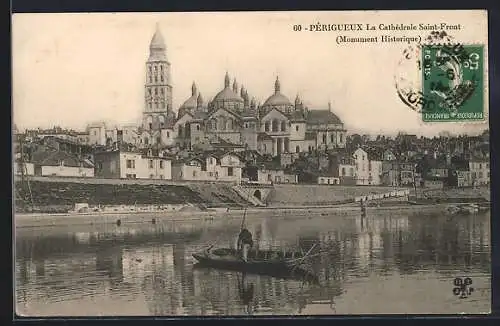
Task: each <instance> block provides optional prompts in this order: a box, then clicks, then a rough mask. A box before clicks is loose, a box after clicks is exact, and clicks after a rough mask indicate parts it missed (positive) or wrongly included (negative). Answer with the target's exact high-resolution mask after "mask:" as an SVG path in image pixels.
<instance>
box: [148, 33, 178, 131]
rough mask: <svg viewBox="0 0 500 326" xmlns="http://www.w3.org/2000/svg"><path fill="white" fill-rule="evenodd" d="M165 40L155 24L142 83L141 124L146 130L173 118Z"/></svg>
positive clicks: (163, 125) (155, 127)
mask: <svg viewBox="0 0 500 326" xmlns="http://www.w3.org/2000/svg"><path fill="white" fill-rule="evenodd" d="M166 52H167V51H166V46H165V41H164V39H163V35H162V34H161V32H160V28H159V25H158V24H156V31H155V33H154V35H153V38H152V39H151V43H150V45H149V58H148V60H147V61H146V82H145V84H144V86H145V87H144V88H145V96H144V99H145V101H144V104H145V107H144V111H143V123H142V126H143V128H144V129H146V130H153V129H161V128H163V127H165V126H166V122H167V120H169V119H175V114H174V112H173V108H172V83H171V77H170V62H168V59H167V53H166Z"/></svg>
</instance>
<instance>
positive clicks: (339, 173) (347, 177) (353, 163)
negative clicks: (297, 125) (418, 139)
mask: <svg viewBox="0 0 500 326" xmlns="http://www.w3.org/2000/svg"><path fill="white" fill-rule="evenodd" d="M318 162H319V160H318ZM318 165H319V166H320V169H321V163H320V162H319V163H318ZM324 166H325V167H326V165H324ZM323 170H326V171H327V172H323V173H320V174H319V176H318V178H317V183H318V184H325V185H339V184H344V185H385V186H415V187H427V188H429V187H432V188H435V187H444V186H453V187H470V186H477V185H488V184H489V183H490V159H489V154H483V155H478V154H477V153H473V154H472V155H461V156H452V155H450V154H445V155H437V154H436V153H433V154H417V155H414V156H412V157H410V158H408V157H403V158H402V157H398V156H397V155H395V154H394V153H393V152H392V151H391V150H383V149H380V148H373V147H359V148H357V149H356V150H355V151H354V152H353V153H352V154H351V153H350V152H341V153H334V154H333V155H329V159H328V165H327V168H325V169H323Z"/></svg>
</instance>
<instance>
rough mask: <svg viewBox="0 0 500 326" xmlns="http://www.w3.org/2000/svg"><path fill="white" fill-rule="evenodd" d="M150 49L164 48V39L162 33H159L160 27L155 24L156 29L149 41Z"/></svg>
mask: <svg viewBox="0 0 500 326" xmlns="http://www.w3.org/2000/svg"><path fill="white" fill-rule="evenodd" d="M149 48H150V49H158V50H165V49H166V46H165V40H164V39H163V35H162V34H161V31H160V28H159V26H158V25H157V26H156V31H155V33H154V35H153V37H152V38H151V43H150V44H149Z"/></svg>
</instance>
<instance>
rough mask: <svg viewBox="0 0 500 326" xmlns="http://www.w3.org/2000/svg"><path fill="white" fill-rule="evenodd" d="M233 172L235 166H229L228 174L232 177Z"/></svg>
mask: <svg viewBox="0 0 500 326" xmlns="http://www.w3.org/2000/svg"><path fill="white" fill-rule="evenodd" d="M233 173H234V171H233V167H232V166H230V167H228V168H227V175H228V176H230V177H232V176H233Z"/></svg>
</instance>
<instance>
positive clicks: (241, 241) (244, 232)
mask: <svg viewBox="0 0 500 326" xmlns="http://www.w3.org/2000/svg"><path fill="white" fill-rule="evenodd" d="M252 247H253V239H252V233H251V232H250V231H248V229H247V228H245V227H243V228H242V229H241V231H240V234H239V235H238V250H239V251H241V252H242V259H243V261H245V262H247V261H248V252H249V251H250V249H251V248H252Z"/></svg>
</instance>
